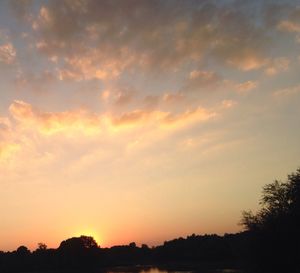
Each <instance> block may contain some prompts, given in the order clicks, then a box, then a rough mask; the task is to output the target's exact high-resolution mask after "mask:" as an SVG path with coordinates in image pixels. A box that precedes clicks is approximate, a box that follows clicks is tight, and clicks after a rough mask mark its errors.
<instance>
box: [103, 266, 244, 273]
mask: <svg viewBox="0 0 300 273" xmlns="http://www.w3.org/2000/svg"><path fill="white" fill-rule="evenodd" d="M105 273H243V271H241V270H236V269H229V268H228V269H214V270H213V269H203V270H201V269H197V270H173V269H172V270H165V269H159V268H157V267H147V268H145V267H116V268H113V269H111V270H108V271H106V272H105Z"/></svg>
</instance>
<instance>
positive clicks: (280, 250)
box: [242, 169, 300, 270]
mask: <svg viewBox="0 0 300 273" xmlns="http://www.w3.org/2000/svg"><path fill="white" fill-rule="evenodd" d="M260 205H261V206H262V207H261V209H260V210H259V211H258V212H257V213H255V214H254V213H252V212H251V211H247V212H244V213H243V216H242V224H243V225H244V227H245V228H246V230H247V231H249V232H250V236H252V242H253V243H252V245H251V247H252V249H253V258H254V259H255V260H256V262H257V264H258V265H259V266H263V267H265V268H269V269H271V268H272V270H274V269H278V270H287V269H291V270H292V269H293V268H296V267H299V266H300V263H299V261H300V253H299V251H296V248H298V246H299V244H300V169H298V170H297V171H296V172H295V173H292V174H290V175H288V177H287V181H286V182H280V181H278V180H275V181H274V182H273V183H271V184H267V185H266V186H264V187H263V191H262V198H261V202H260Z"/></svg>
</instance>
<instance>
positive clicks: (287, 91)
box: [273, 85, 300, 98]
mask: <svg viewBox="0 0 300 273" xmlns="http://www.w3.org/2000/svg"><path fill="white" fill-rule="evenodd" d="M297 94H300V85H296V86H293V87H289V88H284V89H280V90H277V91H275V92H273V96H274V97H275V98H285V97H291V96H295V95H297Z"/></svg>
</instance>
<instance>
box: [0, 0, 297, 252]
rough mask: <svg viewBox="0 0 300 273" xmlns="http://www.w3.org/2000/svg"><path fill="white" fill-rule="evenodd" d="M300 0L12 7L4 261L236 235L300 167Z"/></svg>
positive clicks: (1, 198)
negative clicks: (79, 248) (19, 254)
mask: <svg viewBox="0 0 300 273" xmlns="http://www.w3.org/2000/svg"><path fill="white" fill-rule="evenodd" d="M299 71H300V2H298V1H275V0H274V1H253V0H252V1H248V0H245V1H233V0H226V1H225V0H224V1H222V0H219V1H214V0H212V1H205V0H203V1H192V0H191V1H190V0H185V1H183V0H181V1H179V0H178V1H177V0H172V1H171V0H170V1H169V0H164V1H157V0H153V1H145V0H139V1H137V0H126V1H121V0H113V1H106V0H105V1H95V0H94V1H93V0H50V1H31V0H19V1H18V0H16V1H15V0H11V1H8V0H4V1H1V2H0V84H1V85H0V86H1V87H0V215H1V221H0V249H2V250H13V249H16V248H17V247H18V246H20V245H26V246H27V247H29V248H30V249H35V248H36V247H37V244H38V243H39V242H44V243H46V244H47V245H48V247H58V246H59V243H60V242H61V241H62V240H64V239H67V238H70V237H72V236H79V235H81V234H84V235H91V236H93V237H94V238H95V239H96V240H97V242H98V243H99V245H100V246H112V245H120V244H128V243H130V242H133V241H135V242H136V243H137V244H141V243H147V244H149V245H157V244H161V243H163V242H164V241H165V240H169V239H173V238H176V237H180V236H182V237H185V236H187V235H190V234H192V233H196V234H205V233H217V234H224V233H231V232H238V231H241V230H242V227H241V226H240V225H239V222H240V219H241V213H242V211H243V210H253V211H254V212H255V211H256V210H257V209H258V207H259V200H260V196H261V190H262V187H263V185H265V184H267V183H271V182H272V181H273V180H274V179H281V180H283V181H284V180H285V179H286V175H287V174H289V173H291V172H293V171H295V170H296V169H297V168H298V167H300V145H299V139H300V107H299V106H300V77H299Z"/></svg>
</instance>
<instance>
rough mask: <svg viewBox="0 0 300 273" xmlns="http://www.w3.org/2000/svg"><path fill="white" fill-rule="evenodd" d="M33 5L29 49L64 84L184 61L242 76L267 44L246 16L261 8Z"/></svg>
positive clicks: (83, 2)
mask: <svg viewBox="0 0 300 273" xmlns="http://www.w3.org/2000/svg"><path fill="white" fill-rule="evenodd" d="M248 3H249V2H248ZM35 4H36V5H40V7H39V9H38V14H34V15H32V16H31V17H30V16H27V18H29V19H28V21H29V22H30V24H31V25H32V28H33V29H34V30H35V39H36V47H37V49H38V50H39V51H41V52H43V53H44V54H46V55H47V56H49V57H55V58H58V59H59V60H60V62H59V63H60V76H61V78H64V79H65V78H71V79H73V80H85V79H91V78H99V79H102V80H107V79H111V78H114V77H119V76H120V75H121V74H122V73H123V71H124V70H125V69H126V70H128V71H140V69H144V70H149V71H152V72H153V71H154V72H158V71H165V70H167V71H174V72H176V71H177V70H178V69H180V68H181V67H182V66H183V65H185V64H187V63H196V64H197V65H198V66H199V65H201V62H202V60H203V58H205V57H210V58H211V59H213V60H215V61H217V62H218V63H220V64H223V65H229V66H231V67H233V68H237V69H240V70H244V71H248V70H253V69H259V68H261V67H262V66H263V65H264V64H265V61H266V58H267V55H268V51H267V48H268V45H269V44H270V42H271V41H270V39H269V36H268V34H267V33H266V32H265V29H264V26H263V25H262V24H258V23H257V22H256V21H255V16H254V15H253V13H255V12H256V13H257V12H261V11H260V10H262V9H252V10H249V4H248V5H246V4H244V5H242V4H239V5H233V4H225V2H224V3H223V2H221V1H158V0H154V1H136V0H129V1H91V0H77V1H74V0H73V1H70V0H65V1H61V0H60V1H58V0H53V1H49V2H35ZM261 5H262V6H263V4H261ZM21 10H22V11H23V12H24V10H25V11H26V10H27V9H24V8H23V9H21ZM31 12H32V11H31ZM25 17H26V16H25Z"/></svg>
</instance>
